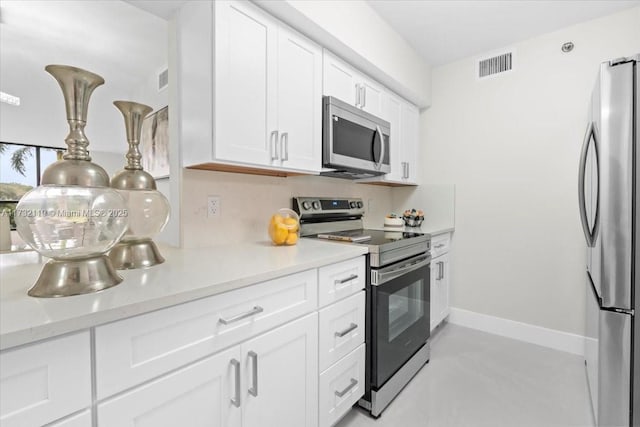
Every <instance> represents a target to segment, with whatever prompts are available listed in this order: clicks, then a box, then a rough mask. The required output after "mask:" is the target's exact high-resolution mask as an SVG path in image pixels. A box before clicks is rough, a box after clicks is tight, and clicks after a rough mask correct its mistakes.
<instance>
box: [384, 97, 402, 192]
mask: <svg viewBox="0 0 640 427" xmlns="http://www.w3.org/2000/svg"><path fill="white" fill-rule="evenodd" d="M384 101H385V105H384V107H385V110H386V119H387V120H388V121H389V124H390V125H391V143H390V151H391V152H390V153H389V155H390V156H391V157H390V159H391V172H390V173H388V174H386V175H385V179H389V180H393V181H400V180H402V179H403V178H404V176H403V172H404V154H403V153H402V150H401V148H402V147H401V145H402V144H400V141H402V137H403V134H404V131H405V129H404V126H403V120H402V113H403V108H404V105H403V101H402V99H400V98H398V97H397V96H395V95H392V94H390V93H387V94H385V97H384Z"/></svg>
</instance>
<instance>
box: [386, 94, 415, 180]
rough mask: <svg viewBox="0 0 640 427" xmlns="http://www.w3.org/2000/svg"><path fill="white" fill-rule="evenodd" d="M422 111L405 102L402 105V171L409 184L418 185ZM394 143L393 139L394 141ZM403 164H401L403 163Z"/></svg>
mask: <svg viewBox="0 0 640 427" xmlns="http://www.w3.org/2000/svg"><path fill="white" fill-rule="evenodd" d="M419 121H420V110H418V107H416V106H415V105H412V104H409V103H408V102H404V103H403V105H402V136H401V140H400V142H401V144H400V145H401V150H402V162H404V167H403V166H402V164H401V168H400V171H401V172H404V175H402V176H403V179H404V181H405V182H407V184H417V183H418V169H419V166H420V165H419V164H418V161H419V157H418V156H419V149H418V144H419V141H420V123H419ZM392 141H393V139H392ZM402 162H401V163H402Z"/></svg>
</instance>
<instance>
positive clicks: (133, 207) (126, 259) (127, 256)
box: [109, 101, 169, 270]
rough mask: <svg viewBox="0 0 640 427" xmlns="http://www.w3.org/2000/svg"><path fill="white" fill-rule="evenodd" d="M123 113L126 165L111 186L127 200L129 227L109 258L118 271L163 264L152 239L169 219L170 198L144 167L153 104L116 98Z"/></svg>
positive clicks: (114, 177)
mask: <svg viewBox="0 0 640 427" xmlns="http://www.w3.org/2000/svg"><path fill="white" fill-rule="evenodd" d="M113 104H114V105H115V106H116V108H118V109H119V110H120V112H121V113H122V115H123V116H124V124H125V128H126V131H127V142H128V143H129V151H128V152H127V155H126V159H127V164H126V165H125V167H124V169H123V170H121V171H120V172H118V173H116V174H115V175H114V176H113V178H111V188H113V189H115V190H118V192H119V193H120V194H121V195H122V196H123V197H124V198H125V200H126V201H127V203H128V212H129V226H128V228H127V231H126V232H125V235H124V236H123V237H122V240H121V241H120V242H119V243H118V244H117V245H116V246H114V247H113V249H111V252H110V253H109V257H110V258H111V260H112V262H113V265H114V267H115V268H116V269H118V270H125V269H134V268H146V267H152V266H154V265H157V264H162V263H163V262H164V258H163V257H162V255H161V254H160V251H159V250H158V247H157V246H156V244H155V243H154V242H153V237H154V236H156V235H157V234H158V233H160V232H161V231H162V229H163V228H164V227H165V225H166V224H167V221H168V220H169V201H168V200H167V198H166V197H165V196H164V195H163V194H162V193H161V192H159V191H158V189H157V187H156V181H155V179H154V178H153V177H152V176H151V175H150V174H149V173H147V172H145V171H144V170H143V168H142V164H141V162H140V161H141V159H142V155H141V154H140V150H139V145H140V135H141V131H142V122H143V121H144V118H145V117H146V116H147V115H148V114H149V113H150V112H151V111H152V109H151V107H148V106H146V105H144V104H139V103H137V102H130V101H114V103H113Z"/></svg>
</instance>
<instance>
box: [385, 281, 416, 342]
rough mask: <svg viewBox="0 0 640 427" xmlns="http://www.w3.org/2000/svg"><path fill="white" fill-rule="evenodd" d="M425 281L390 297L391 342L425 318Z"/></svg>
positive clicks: (414, 283)
mask: <svg viewBox="0 0 640 427" xmlns="http://www.w3.org/2000/svg"><path fill="white" fill-rule="evenodd" d="M423 288H424V280H418V281H416V282H413V283H412V284H411V285H409V286H407V287H406V288H403V289H401V290H399V291H398V292H396V293H395V294H392V295H389V340H391V341H392V340H394V339H396V337H397V336H398V335H400V334H401V333H403V332H404V331H406V330H407V329H408V328H409V327H410V326H411V325H413V324H414V323H416V322H417V321H419V320H420V319H421V318H422V317H423V316H424V301H423V300H422V295H423V293H424V289H423Z"/></svg>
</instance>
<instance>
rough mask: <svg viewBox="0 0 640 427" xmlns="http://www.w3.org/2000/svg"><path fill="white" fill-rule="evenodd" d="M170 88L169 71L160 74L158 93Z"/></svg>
mask: <svg viewBox="0 0 640 427" xmlns="http://www.w3.org/2000/svg"><path fill="white" fill-rule="evenodd" d="M167 86H169V69H166V70H164V71H162V72H161V73H160V74H158V92H160V91H161V90H162V89H165V88H166V87H167Z"/></svg>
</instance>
